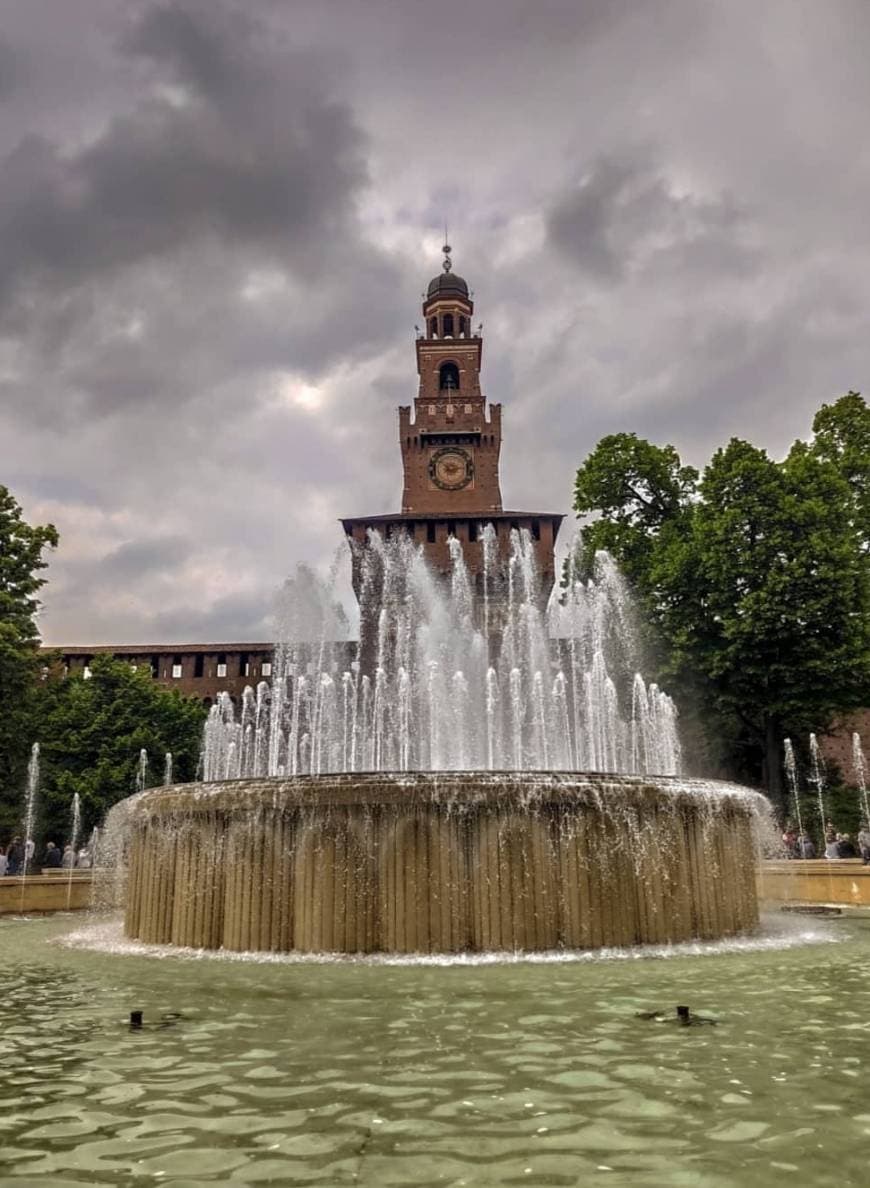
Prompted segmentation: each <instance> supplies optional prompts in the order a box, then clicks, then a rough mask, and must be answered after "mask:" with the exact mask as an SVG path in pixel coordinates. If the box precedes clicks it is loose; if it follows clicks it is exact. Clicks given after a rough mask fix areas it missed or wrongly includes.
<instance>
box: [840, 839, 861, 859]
mask: <svg viewBox="0 0 870 1188" xmlns="http://www.w3.org/2000/svg"><path fill="white" fill-rule="evenodd" d="M837 857H838V858H857V857H858V855H857V853H856V852H855V847H854V846H853V845H852V839H851V837H849V834H848V833H841V834H840V836H839V837H838V838H837Z"/></svg>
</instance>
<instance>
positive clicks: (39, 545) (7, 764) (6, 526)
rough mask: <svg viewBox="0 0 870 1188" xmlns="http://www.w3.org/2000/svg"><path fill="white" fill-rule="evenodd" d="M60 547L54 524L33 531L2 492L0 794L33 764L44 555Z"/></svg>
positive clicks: (2, 488) (16, 783)
mask: <svg viewBox="0 0 870 1188" xmlns="http://www.w3.org/2000/svg"><path fill="white" fill-rule="evenodd" d="M56 545H57V532H56V531H55V529H54V527H53V526H52V525H51V524H48V525H46V526H45V527H41V528H39V527H36V528H35V527H32V526H31V525H30V524H28V523H26V522H25V520H24V518H23V516H22V514H21V508H20V507H19V506H18V504H17V503H16V502H15V499H14V498H13V497H12V494H11V493H10V491H9V490H7V488H6V487H3V486H0V792H2V791H3V790H4V789H10V788H13V787H15V786H16V785H18V784H19V783H20V782H21V781H22V779H23V776H24V769H25V765H26V762H27V759H26V756H27V727H26V724H27V721H28V717H29V714H30V712H31V701H32V697H33V693H34V689H35V680H36V673H37V671H38V667H39V639H38V636H37V630H36V614H37V611H38V610H39V600H38V598H37V595H38V593H39V591H40V589H41V588H42V586H43V585H44V584H45V579H44V578H42V577H41V576H40V571H41V570H43V569H44V568H45V567H46V562H45V560H44V558H43V553H44V551H45V550H46V549H47V548H53V547H55V546H56Z"/></svg>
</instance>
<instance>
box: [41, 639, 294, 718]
mask: <svg viewBox="0 0 870 1188" xmlns="http://www.w3.org/2000/svg"><path fill="white" fill-rule="evenodd" d="M273 650H274V644H271V643H249V644H239V643H231V644H214V643H212V644H118V645H117V646H114V647H113V646H111V645H107V644H100V645H98V646H94V647H63V648H43V652H45V653H46V654H49V655H50V654H55V655H58V656H59V658H60V665H61V674H62V675H66V674H67V673H75V672H83V671H85V670H86V669H89V667H90V664H91V661H92V660H93V659H94V658H95V657H96V656H106V655H108V656H114V658H115V659H116V660H124V661H126V662H127V663H128V664H131V665H133V666H134V667H136V668H145V669H147V671H148V672H149V673H150V675H151V676H152V677H154V679H155V680H157V681H158V682H159V683H160V684H161V685H164V686H165V687H166V688H167V689H177V690H178V692H179V693H183V694H185V695H186V696H191V697H198V698H199V699H200V700H201V701H205V702H207V703H208V704H211V703H212V701H213V700H214V698H215V697H216V696H217V694H218V693H221V692H224V691H226V692H227V693H230V694H231V695H232V696H233V697H240V696H241V694H242V693H243V691H244V688H245V686H246V685H256V684H257V683H258V682H259V681H263V680H270V679H271V676H272V668H271V666H272V653H273Z"/></svg>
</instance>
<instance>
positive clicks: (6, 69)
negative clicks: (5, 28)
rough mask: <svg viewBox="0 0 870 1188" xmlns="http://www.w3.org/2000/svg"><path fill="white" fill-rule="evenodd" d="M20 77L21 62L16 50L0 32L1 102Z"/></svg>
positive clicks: (13, 88) (9, 93)
mask: <svg viewBox="0 0 870 1188" xmlns="http://www.w3.org/2000/svg"><path fill="white" fill-rule="evenodd" d="M20 77H21V64H20V63H19V61H18V59H17V57H16V55H15V51H14V50H13V48H12V46H11V45H10V44H9V42H8V41H7V40H6V38H5V37H3V36H2V34H0V103H2V101H3V100H4V99H6V98H8V97H9V95H11V94H12V92H13V91H14V90H15V87H16V85H17V83H18V80H19V79H20Z"/></svg>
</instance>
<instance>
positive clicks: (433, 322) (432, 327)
mask: <svg viewBox="0 0 870 1188" xmlns="http://www.w3.org/2000/svg"><path fill="white" fill-rule="evenodd" d="M429 337H430V338H437V337H438V319H437V318H430V319H429Z"/></svg>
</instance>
